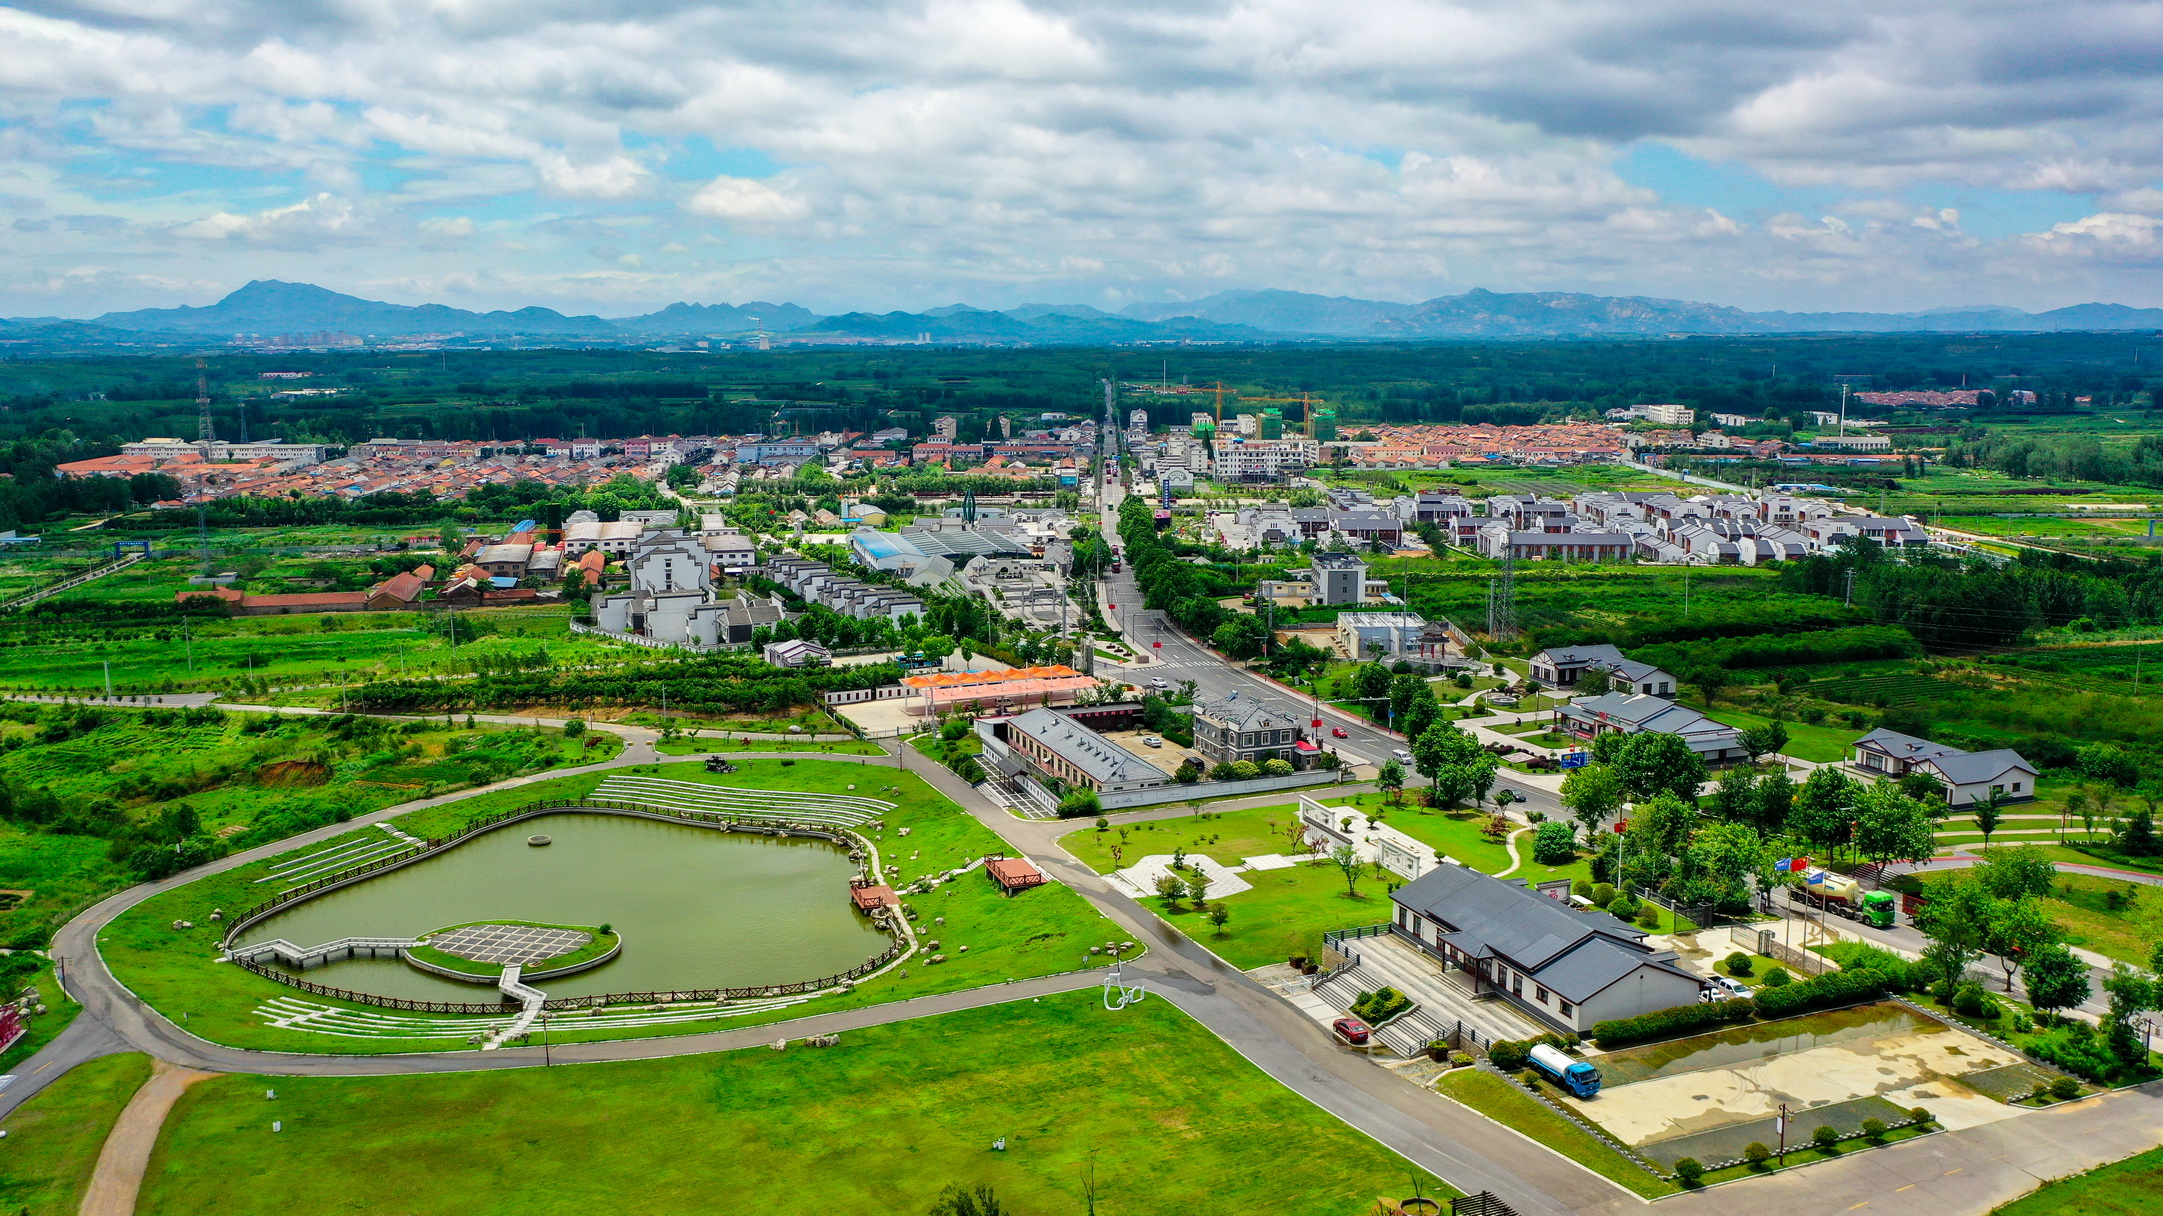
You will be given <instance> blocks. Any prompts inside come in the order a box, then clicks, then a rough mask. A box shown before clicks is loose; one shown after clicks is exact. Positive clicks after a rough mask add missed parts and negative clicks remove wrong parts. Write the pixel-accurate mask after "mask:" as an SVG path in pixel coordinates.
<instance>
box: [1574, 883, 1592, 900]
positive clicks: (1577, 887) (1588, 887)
mask: <svg viewBox="0 0 2163 1216" xmlns="http://www.w3.org/2000/svg"><path fill="white" fill-rule="evenodd" d="M1570 894H1572V895H1581V896H1583V897H1584V898H1586V899H1591V898H1592V880H1591V879H1589V878H1580V879H1578V880H1577V881H1576V882H1573V883H1571V884H1570Z"/></svg>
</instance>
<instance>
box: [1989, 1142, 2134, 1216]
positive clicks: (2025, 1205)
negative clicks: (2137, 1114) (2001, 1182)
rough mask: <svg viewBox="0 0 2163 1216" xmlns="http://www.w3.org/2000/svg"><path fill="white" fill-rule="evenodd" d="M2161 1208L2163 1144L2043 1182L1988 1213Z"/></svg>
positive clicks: (2051, 1214)
mask: <svg viewBox="0 0 2163 1216" xmlns="http://www.w3.org/2000/svg"><path fill="white" fill-rule="evenodd" d="M2159 1208H2163V1148H2152V1149H2149V1150H2148V1151H2147V1152H2145V1153H2138V1154H2136V1155H2134V1156H2131V1157H2128V1158H2126V1159H2125V1160H2123V1161H2114V1162H2112V1163H2110V1164H2109V1165H2106V1166H2102V1167H2100V1168H2097V1169H2092V1170H2089V1171H2088V1172H2087V1173H2085V1174H2075V1175H2073V1176H2072V1177H2070V1178H2059V1179H2056V1180H2054V1181H2051V1182H2046V1183H2044V1184H2043V1185H2042V1186H2040V1187H2037V1188H2036V1189H2035V1190H2033V1191H2030V1192H2029V1193H2028V1194H2026V1195H2023V1196H2021V1197H2020V1198H2019V1199H2015V1200H2014V1201H2013V1202H2011V1203H2008V1204H2006V1205H2005V1206H2003V1207H2000V1208H1994V1209H1992V1210H1991V1214H1990V1216H2148V1214H2149V1213H2151V1212H2154V1211H2156V1210H2158V1209H2159Z"/></svg>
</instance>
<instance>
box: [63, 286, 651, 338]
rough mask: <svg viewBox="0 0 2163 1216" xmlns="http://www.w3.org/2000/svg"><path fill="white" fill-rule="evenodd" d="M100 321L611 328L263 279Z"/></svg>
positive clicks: (252, 330) (124, 325) (490, 329)
mask: <svg viewBox="0 0 2163 1216" xmlns="http://www.w3.org/2000/svg"><path fill="white" fill-rule="evenodd" d="M94 323H95V324H98V325H102V326H105V327H106V328H108V329H123V330H132V331H135V332H137V333H187V334H219V335H230V334H266V335H268V334H294V333H313V332H316V331H319V330H332V331H337V332H341V333H351V334H386V335H407V334H433V333H467V334H559V335H593V336H601V335H613V334H615V333H616V332H617V331H616V328H615V327H614V326H612V325H610V324H609V323H608V322H606V321H603V320H602V319H601V318H599V317H567V316H564V315H563V314H562V313H560V312H557V311H555V310H554V309H550V308H521V309H519V310H518V311H516V312H468V311H467V310H465V309H463V308H449V307H446V306H444V305H442V304H421V305H405V304H385V303H382V302H380V301H377V300H363V299H361V298H360V297H359V296H349V295H343V294H341V293H339V292H335V291H331V290H329V289H328V288H324V287H317V286H315V285H314V284H312V283H283V282H280V281H278V280H276V279H257V280H256V281H254V282H252V283H249V284H248V285H247V286H245V287H242V288H241V289H239V290H238V291H235V292H233V293H232V294H231V295H228V296H227V297H225V298H224V299H222V300H220V301H218V302H217V303H215V304H210V305H206V306H203V307H200V308H197V307H187V306H183V307H180V308H143V309H137V310H136V311H134V312H109V313H106V314H105V315H104V316H102V317H98V318H96V320H95V322H94Z"/></svg>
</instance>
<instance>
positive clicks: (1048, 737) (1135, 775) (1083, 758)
mask: <svg viewBox="0 0 2163 1216" xmlns="http://www.w3.org/2000/svg"><path fill="white" fill-rule="evenodd" d="M1007 729H1008V730H1010V731H1018V732H1020V733H1022V734H1025V735H1028V736H1029V737H1031V738H1033V739H1035V740H1037V741H1038V742H1040V743H1042V744H1044V746H1046V747H1048V748H1050V749H1051V750H1052V751H1054V752H1056V753H1058V754H1059V756H1060V757H1062V758H1063V759H1065V760H1066V761H1067V763H1069V764H1072V765H1073V766H1074V767H1076V768H1078V769H1080V770H1082V771H1083V772H1085V773H1087V774H1089V775H1090V776H1091V777H1092V778H1094V779H1096V780H1098V781H1103V782H1109V783H1115V784H1123V783H1126V782H1131V781H1159V782H1161V781H1163V780H1165V776H1164V770H1163V769H1160V768H1158V767H1157V766H1156V765H1154V764H1151V763H1150V762H1149V761H1148V760H1146V759H1143V758H1142V757H1140V756H1137V755H1135V754H1134V753H1133V752H1130V751H1128V750H1127V749H1126V748H1123V747H1121V746H1119V745H1118V744H1117V743H1114V742H1112V741H1111V740H1110V739H1107V738H1105V737H1104V736H1102V735H1100V734H1098V733H1096V732H1095V731H1093V730H1090V729H1089V728H1088V727H1086V726H1083V725H1082V724H1081V723H1080V722H1077V721H1075V720H1074V719H1073V718H1070V717H1068V716H1067V715H1065V714H1063V713H1060V712H1059V711H1058V710H1055V709H1032V710H1030V711H1029V712H1028V713H1025V714H1020V715H1018V716H1016V717H1015V718H1014V720H1013V721H1011V722H1008V723H1007Z"/></svg>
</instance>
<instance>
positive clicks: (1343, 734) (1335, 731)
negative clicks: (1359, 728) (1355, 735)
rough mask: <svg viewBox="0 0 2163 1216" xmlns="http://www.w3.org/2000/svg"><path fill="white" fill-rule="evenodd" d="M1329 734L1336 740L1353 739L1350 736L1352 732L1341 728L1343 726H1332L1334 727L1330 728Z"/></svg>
mask: <svg viewBox="0 0 2163 1216" xmlns="http://www.w3.org/2000/svg"><path fill="white" fill-rule="evenodd" d="M1329 733H1330V737H1331V738H1335V739H1349V738H1351V737H1352V736H1351V734H1350V732H1348V731H1346V730H1345V729H1344V728H1343V727H1341V726H1332V727H1330V728H1329Z"/></svg>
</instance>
